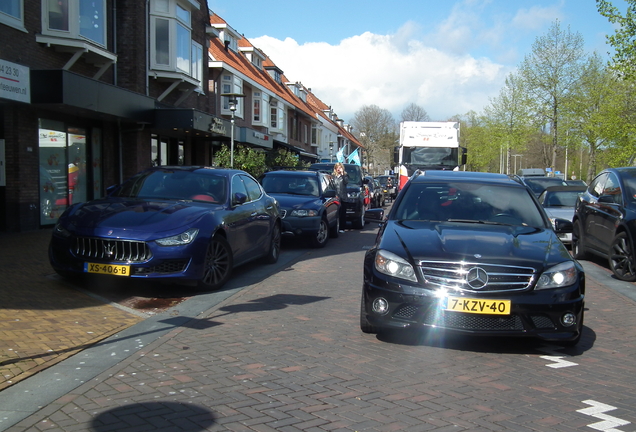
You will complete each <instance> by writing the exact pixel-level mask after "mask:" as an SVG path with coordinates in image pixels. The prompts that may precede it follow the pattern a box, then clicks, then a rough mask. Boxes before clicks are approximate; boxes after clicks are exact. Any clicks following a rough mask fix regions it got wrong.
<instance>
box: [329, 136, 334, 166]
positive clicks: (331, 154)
mask: <svg viewBox="0 0 636 432" xmlns="http://www.w3.org/2000/svg"><path fill="white" fill-rule="evenodd" d="M329 162H333V141H329Z"/></svg>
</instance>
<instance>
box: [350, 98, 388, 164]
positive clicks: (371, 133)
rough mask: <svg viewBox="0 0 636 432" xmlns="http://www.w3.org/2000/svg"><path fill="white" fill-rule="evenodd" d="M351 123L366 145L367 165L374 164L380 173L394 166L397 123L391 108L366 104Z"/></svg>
mask: <svg viewBox="0 0 636 432" xmlns="http://www.w3.org/2000/svg"><path fill="white" fill-rule="evenodd" d="M351 125H352V126H353V128H354V131H355V132H356V133H357V134H358V137H359V139H360V140H361V142H362V144H363V145H364V147H365V151H366V153H367V158H368V159H367V161H366V162H367V163H365V166H370V165H373V169H374V171H375V172H378V173H379V172H382V171H383V170H385V169H388V168H390V167H391V166H393V147H394V146H395V145H396V138H397V124H396V123H395V119H394V118H393V114H391V112H390V111H389V110H386V109H383V108H380V107H379V106H377V105H365V106H363V107H362V108H360V109H359V110H358V111H356V113H355V114H354V117H353V120H352V121H351Z"/></svg>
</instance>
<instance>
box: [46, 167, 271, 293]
mask: <svg viewBox="0 0 636 432" xmlns="http://www.w3.org/2000/svg"><path fill="white" fill-rule="evenodd" d="M280 241H281V220H280V215H279V211H278V205H277V202H276V200H275V199H274V198H272V197H270V196H269V195H267V194H266V193H265V192H264V190H263V189H262V187H261V186H260V184H259V183H258V182H257V181H256V180H255V179H254V178H253V177H252V176H250V175H249V174H247V173H246V172H244V171H240V170H232V169H222V168H210V167H200V166H161V167H154V168H150V169H148V170H146V171H143V172H141V173H139V174H137V175H135V176H134V177H132V178H131V179H129V180H127V181H125V182H124V183H123V184H121V185H117V186H114V187H111V188H109V193H108V195H107V196H106V197H105V198H100V199H97V200H94V201H90V202H85V203H77V204H73V205H72V206H70V207H69V208H68V209H67V210H66V211H65V212H64V213H63V214H62V215H61V216H60V218H59V220H58V222H57V224H56V226H55V228H54V229H53V234H52V238H51V243H50V246H49V259H50V263H51V265H52V267H53V268H54V270H55V271H56V272H57V273H58V274H60V275H62V276H65V277H73V276H77V275H86V274H98V275H104V276H105V277H114V276H118V277H126V278H145V279H161V280H164V281H174V282H187V283H190V284H192V283H193V282H194V283H197V284H198V285H199V286H200V287H201V288H202V289H206V290H213V289H218V288H220V287H221V286H222V285H223V284H224V283H225V282H227V280H228V279H229V278H230V275H231V273H232V269H233V268H234V267H236V266H238V265H241V264H244V263H247V262H249V261H252V260H255V259H259V258H262V259H263V260H264V261H265V262H267V263H275V262H276V261H277V260H278V256H279V253H280Z"/></svg>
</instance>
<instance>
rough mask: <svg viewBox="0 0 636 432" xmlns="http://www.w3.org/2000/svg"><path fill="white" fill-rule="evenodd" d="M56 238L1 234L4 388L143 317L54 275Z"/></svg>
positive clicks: (0, 379)
mask: <svg viewBox="0 0 636 432" xmlns="http://www.w3.org/2000/svg"><path fill="white" fill-rule="evenodd" d="M50 237H51V230H50V229H43V230H38V231H30V232H24V233H0V275H2V282H0V390H2V389H5V388H7V387H10V386H11V385H13V384H15V383H17V382H19V381H21V380H24V379H25V378H28V377H29V376H32V375H33V374H35V373H37V372H39V371H42V370H44V369H46V368H48V367H50V366H52V365H54V364H57V363H59V362H60V361H62V360H64V359H66V358H68V357H70V356H72V355H74V354H76V353H78V352H80V351H82V350H83V349H85V348H86V347H89V346H91V345H93V344H95V343H96V342H99V341H100V340H102V339H104V338H107V337H109V336H111V335H113V334H115V333H116V332H118V331H121V330H122V329H125V328H127V327H130V326H132V325H134V324H136V323H138V322H139V321H141V320H143V317H140V316H138V315H135V314H132V313H129V312H126V311H125V310H122V309H119V308H116V307H114V306H112V305H109V304H104V303H103V302H100V301H99V300H97V299H94V298H92V297H89V296H88V295H86V294H83V293H81V292H79V291H77V290H74V289H73V288H71V287H70V286H69V285H67V284H65V283H64V282H63V281H62V280H61V279H59V278H57V277H54V276H53V275H55V272H54V271H53V269H52V268H51V266H50V265H49V261H48V256H47V248H48V243H49V239H50Z"/></svg>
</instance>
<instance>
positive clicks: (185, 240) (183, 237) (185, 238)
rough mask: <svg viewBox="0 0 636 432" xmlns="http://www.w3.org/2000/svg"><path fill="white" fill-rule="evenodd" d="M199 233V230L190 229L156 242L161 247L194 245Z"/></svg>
mask: <svg viewBox="0 0 636 432" xmlns="http://www.w3.org/2000/svg"><path fill="white" fill-rule="evenodd" d="M198 233H199V229H198V228H190V229H189V230H187V231H184V232H182V233H181V234H177V235H174V236H170V237H165V238H162V239H158V240H155V241H156V242H157V243H158V244H160V245H161V246H181V245H186V244H189V243H192V242H193V241H194V239H195V238H196V236H197V234H198Z"/></svg>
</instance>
